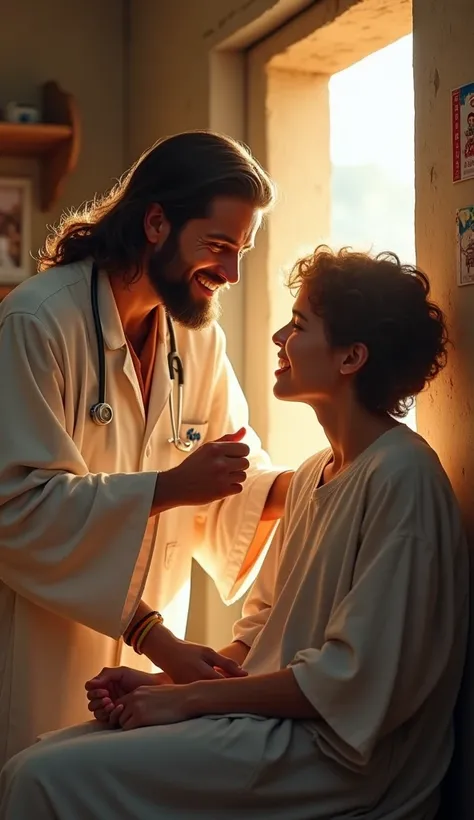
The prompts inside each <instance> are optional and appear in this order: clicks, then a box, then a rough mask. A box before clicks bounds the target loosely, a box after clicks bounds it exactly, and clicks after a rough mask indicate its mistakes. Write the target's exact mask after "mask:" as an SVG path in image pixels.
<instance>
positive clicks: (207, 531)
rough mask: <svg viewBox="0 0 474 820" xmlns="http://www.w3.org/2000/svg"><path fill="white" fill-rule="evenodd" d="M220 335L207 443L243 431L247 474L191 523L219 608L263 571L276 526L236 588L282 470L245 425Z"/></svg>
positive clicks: (245, 417) (196, 548) (197, 556)
mask: <svg viewBox="0 0 474 820" xmlns="http://www.w3.org/2000/svg"><path fill="white" fill-rule="evenodd" d="M220 334H221V336H220V351H219V355H218V356H217V363H216V377H215V382H214V398H213V403H212V410H211V415H210V419H209V429H208V439H209V440H210V441H212V440H215V439H218V438H220V437H221V436H223V435H225V434H227V433H234V432H236V431H237V430H239V429H240V428H241V427H245V428H246V430H247V435H246V438H245V441H246V443H247V444H248V445H249V447H250V458H249V460H250V469H249V470H248V473H247V480H246V481H245V483H244V485H243V491H242V492H241V493H239V494H238V495H235V496H231V497H229V498H226V499H225V500H223V501H216V502H214V503H213V504H210V505H208V506H207V507H206V509H203V508H200V512H199V514H198V515H197V519H196V523H197V528H196V531H197V532H199V535H196V542H195V545H194V550H193V555H194V558H195V559H196V560H197V561H198V562H199V563H200V564H201V566H202V567H203V569H204V570H205V571H206V572H207V573H208V575H210V576H211V578H212V579H213V580H214V583H215V584H216V587H217V589H218V591H219V593H220V596H221V598H222V600H223V601H224V603H226V604H232V603H234V601H236V600H238V599H239V598H240V597H241V596H242V595H243V594H244V593H245V592H247V590H248V589H249V587H250V586H251V584H252V583H253V581H254V580H255V578H256V575H257V573H258V571H259V569H260V567H261V565H262V562H263V559H264V557H265V554H266V550H267V549H268V545H269V544H270V541H271V537H272V535H273V533H274V531H275V529H276V526H277V522H275V525H274V526H273V527H269V531H268V535H267V538H266V539H264V540H263V543H262V550H261V551H260V553H259V557H258V558H257V559H256V561H255V563H254V566H253V567H252V569H251V570H250V571H249V572H248V573H247V574H246V576H245V577H244V578H242V579H241V580H239V582H237V581H236V579H237V576H238V574H239V571H240V568H241V566H242V563H243V562H244V559H245V557H246V555H247V552H248V550H249V547H250V546H251V544H252V541H253V539H254V537H255V535H256V532H257V528H258V526H259V524H260V519H261V516H262V512H263V508H264V506H265V502H266V499H267V496H268V493H269V491H270V488H271V486H272V484H273V482H274V481H275V478H276V477H277V476H278V475H279V474H280V473H282V472H284V469H285V468H283V467H279V468H276V467H273V466H272V464H271V462H270V459H269V457H268V455H267V453H266V452H265V451H264V450H263V448H262V445H261V443H260V439H259V438H258V436H257V434H256V433H255V432H254V430H252V428H251V427H250V425H249V412H248V405H247V402H246V399H245V396H244V394H243V392H242V388H241V387H240V384H239V382H238V380H237V377H236V375H235V373H234V371H233V368H232V365H231V363H230V361H229V359H228V357H227V355H226V353H225V338H224V336H223V333H222V331H220Z"/></svg>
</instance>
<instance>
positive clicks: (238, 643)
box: [0, 248, 468, 820]
mask: <svg viewBox="0 0 474 820" xmlns="http://www.w3.org/2000/svg"><path fill="white" fill-rule="evenodd" d="M290 283H291V285H292V286H293V287H295V288H297V298H296V302H295V305H294V310H293V318H292V320H291V321H290V322H289V323H288V325H286V327H284V328H282V329H281V330H279V331H278V332H277V333H276V334H275V336H274V341H275V344H276V346H277V349H278V358H279V363H278V370H277V372H276V384H275V388H274V390H275V394H276V396H277V397H278V398H280V399H283V400H287V401H302V402H305V403H307V404H309V405H310V406H311V407H312V408H313V409H314V411H315V413H316V416H317V418H318V420H319V422H320V423H321V424H322V426H323V428H324V430H325V432H326V434H327V437H328V440H329V443H330V447H329V449H327V450H325V451H324V452H321V453H318V454H317V455H314V456H312V457H311V458H309V459H308V460H307V461H306V462H305V463H304V464H303V466H302V467H301V468H300V469H299V470H298V472H297V473H296V475H295V477H294V479H293V482H292V485H291V488H290V493H289V496H288V500H287V508H286V514H285V517H284V519H283V521H282V522H281V524H280V527H279V531H278V533H277V535H276V537H275V539H274V541H273V544H272V546H271V548H270V550H269V553H268V555H267V558H266V560H265V563H264V565H263V567H262V570H261V573H260V576H259V577H258V579H257V581H256V582H255V585H254V587H253V589H252V590H251V593H250V595H249V597H248V599H247V601H246V603H245V607H244V613H243V617H242V618H241V620H239V621H238V622H237V623H236V625H235V628H234V640H233V643H232V644H231V646H230V647H228V648H226V649H224V650H223V653H224V654H225V655H228V656H229V657H232V658H233V659H235V660H236V661H237V662H239V663H242V664H243V666H244V668H245V670H246V671H247V673H248V675H247V676H246V677H240V678H225V677H221V678H218V679H215V680H205V681H197V682H193V683H190V684H184V685H174V684H173V683H172V682H171V681H170V680H169V679H166V678H164V677H163V676H162V675H157V676H153V675H147V674H144V673H142V672H136V671H133V670H127V669H118V670H104V671H103V673H101V675H100V676H99V677H98V678H96V679H95V680H94V681H92V682H89V684H88V687H87V688H88V692H89V699H90V708H91V711H93V712H95V714H96V717H97V718H99V720H98V721H95V722H92V723H91V724H87V725H86V726H80V727H75V728H73V729H70V730H65V731H62V732H56V733H52V734H51V735H49V736H46V737H45V738H44V739H43V740H41V741H40V742H39V743H38V744H36V745H35V746H33V747H32V748H30V749H27V750H26V751H24V752H21V753H20V754H18V755H16V757H14V758H13V759H12V760H11V761H10V762H9V763H8V764H7V765H6V766H5V768H4V769H3V772H2V775H1V778H0V788H1V798H0V817H1V818H2V820H21V818H25V820H26V819H27V818H28V819H29V818H34V820H53V818H54V819H55V820H117V818H121V817H123V818H134V819H135V820H157V819H158V818H163V820H165V818H166V820H178V818H179V820H184V819H185V818H186V820H187V819H188V818H189V820H191V818H206V820H211V818H216V820H223V818H225V819H226V820H243V818H245V817H249V818H252V820H270V818H271V820H278V818H281V819H282V820H339V818H349V817H358V818H369V819H370V820H379V819H380V820H382V818H383V820H430V819H431V818H433V817H434V816H435V813H436V808H437V804H438V790H439V785H440V782H441V780H442V778H443V775H444V774H445V772H446V769H447V768H448V764H449V762H450V758H451V755H452V751H453V730H452V714H453V708H454V704H455V700H456V696H457V692H458V688H459V685H460V679H461V673H462V668H463V661H464V656H465V644H466V631H467V630H466V628H467V617H468V607H467V604H468V571H467V551H466V544H465V540H464V536H463V530H462V525H461V521H460V515H459V511H458V506H457V503H456V500H455V498H454V495H453V491H452V488H451V486H450V483H449V481H448V479H447V477H446V475H445V473H444V471H443V469H442V467H441V465H440V462H439V460H438V458H437V457H436V455H435V453H434V452H433V450H432V449H431V448H430V447H429V446H428V444H427V443H426V442H425V441H424V440H423V439H422V438H421V437H420V436H418V435H416V434H415V433H414V432H412V431H411V430H410V429H409V428H408V427H406V426H405V425H403V424H400V423H399V422H398V421H397V419H400V418H402V417H404V416H405V415H406V412H407V409H408V408H409V407H410V406H411V402H412V399H411V398H410V397H412V396H415V395H416V394H417V393H419V392H420V391H421V390H422V389H423V388H424V387H425V385H426V384H427V383H428V382H429V381H431V380H432V379H433V378H434V377H435V376H436V375H437V374H438V372H439V371H440V370H441V368H442V367H443V365H444V363H445V358H446V347H447V335H446V328H445V324H444V320H443V315H442V313H441V311H440V310H439V309H438V307H436V305H435V304H433V303H432V302H431V301H430V300H429V284H428V280H427V278H426V277H425V276H424V274H423V273H421V272H420V271H418V270H416V269H415V268H411V267H403V266H401V265H400V263H399V261H398V259H397V258H396V257H395V256H392V255H384V256H381V257H376V258H372V257H369V256H366V255H364V254H356V253H351V252H348V251H345V250H344V251H341V252H340V253H338V254H333V253H332V252H331V251H329V250H328V249H326V248H319V249H317V250H316V252H315V253H314V255H312V256H310V257H308V258H306V259H303V260H302V261H300V262H299V263H298V264H297V266H296V268H295V270H294V272H293V274H292V276H291V278H290ZM306 435H308V437H309V434H308V433H307V434H306ZM309 440H310V439H309ZM60 697H61V692H58V698H60ZM114 726H117V728H113V727H114Z"/></svg>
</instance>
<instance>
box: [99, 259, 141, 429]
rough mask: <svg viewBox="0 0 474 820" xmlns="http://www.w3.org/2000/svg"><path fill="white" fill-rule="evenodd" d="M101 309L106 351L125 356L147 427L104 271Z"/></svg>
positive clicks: (134, 374) (113, 300) (115, 306)
mask: <svg viewBox="0 0 474 820" xmlns="http://www.w3.org/2000/svg"><path fill="white" fill-rule="evenodd" d="M99 310H100V318H101V322H102V332H103V334H104V344H105V346H106V353H107V349H108V350H111V351H119V350H120V351H121V352H122V354H123V357H124V358H123V372H124V375H125V376H126V377H127V379H128V380H129V382H130V384H131V386H132V389H133V392H134V395H135V399H136V402H137V407H138V410H139V412H140V416H141V418H142V421H143V428H144V429H145V423H146V418H145V406H144V404H143V396H142V391H141V389H140V385H139V383H138V379H137V374H136V372H135V367H134V366H133V361H132V357H131V355H130V351H129V349H128V344H127V340H126V338H125V334H124V332H123V327H122V321H121V319H120V314H119V312H118V309H117V305H116V302H115V299H114V294H113V292H112V288H111V287H110V282H109V277H108V276H107V275H106V274H105V273H103V272H101V275H100V276H99Z"/></svg>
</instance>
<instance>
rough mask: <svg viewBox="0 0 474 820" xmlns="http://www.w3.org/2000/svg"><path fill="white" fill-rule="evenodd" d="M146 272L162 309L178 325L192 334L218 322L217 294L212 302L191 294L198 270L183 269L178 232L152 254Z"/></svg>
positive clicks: (171, 234)
mask: <svg viewBox="0 0 474 820" xmlns="http://www.w3.org/2000/svg"><path fill="white" fill-rule="evenodd" d="M147 272H148V278H149V280H150V282H151V284H152V285H153V287H154V289H155V290H156V292H157V294H158V295H159V296H160V298H161V299H162V300H163V304H164V307H165V309H166V310H167V312H168V313H169V315H170V316H171V318H172V319H174V320H175V321H176V322H178V324H181V325H184V326H185V327H188V328H190V329H191V330H201V329H202V328H204V327H207V326H208V325H209V324H210V323H211V322H213V321H215V320H216V319H218V318H219V315H220V304H219V300H218V297H217V294H216V295H215V296H213V297H212V298H211V299H206V297H205V296H203V297H202V299H199V298H197V297H196V296H195V295H194V294H193V292H192V277H193V274H195V273H198V272H199V270H198V269H197V270H196V269H194V268H190V267H187V266H186V263H185V261H184V260H183V258H182V256H181V253H180V249H179V234H178V233H177V232H175V231H172V232H171V233H170V235H169V236H168V238H167V240H166V241H165V243H164V244H163V246H162V247H161V248H160V249H159V250H155V251H153V253H152V255H151V257H150V259H149V261H148V270H147ZM206 275H209V274H208V273H207V274H206Z"/></svg>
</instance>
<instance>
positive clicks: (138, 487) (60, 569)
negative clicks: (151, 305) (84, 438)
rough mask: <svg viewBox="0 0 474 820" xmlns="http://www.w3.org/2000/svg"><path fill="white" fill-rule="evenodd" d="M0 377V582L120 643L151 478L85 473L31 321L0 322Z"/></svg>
mask: <svg viewBox="0 0 474 820" xmlns="http://www.w3.org/2000/svg"><path fill="white" fill-rule="evenodd" d="M0 373H1V374H2V382H3V386H2V390H1V391H0V575H1V579H2V581H3V582H4V583H5V584H6V585H7V586H9V587H11V588H12V589H13V590H15V591H16V592H17V593H19V594H20V595H22V596H24V597H26V598H28V599H29V600H30V601H33V602H34V603H35V604H37V605H39V606H41V607H43V608H45V609H48V610H50V611H51V612H53V613H55V614H57V615H60V616H63V617H65V618H70V619H73V620H75V621H78V622H80V623H82V624H84V625H86V626H88V627H90V628H92V629H94V630H96V631H98V632H101V633H104V634H106V635H109V636H110V637H115V638H117V637H119V636H120V634H122V632H123V630H124V629H125V627H126V625H127V623H128V622H129V620H130V618H131V617H132V615H133V612H134V610H135V608H136V606H137V604H138V602H139V600H140V597H141V591H142V587H143V585H144V581H145V578H146V574H147V570H148V565H149V562H150V560H151V555H150V550H151V547H150V546H148V545H146V539H145V541H144V533H145V529H146V526H147V523H148V518H149V513H150V509H151V504H152V499H153V494H154V487H155V481H156V474H155V473H136V474H116V475H105V474H97V475H95V474H91V473H89V472H88V470H87V466H86V464H85V463H84V461H83V459H82V457H81V454H80V452H79V451H78V449H77V448H76V446H75V444H74V442H73V440H72V438H71V437H70V436H69V435H68V434H67V432H66V430H65V419H64V409H63V408H64V404H63V392H64V381H63V373H62V369H61V353H60V351H59V350H58V349H57V348H56V345H55V342H54V340H53V339H52V338H51V337H50V336H49V335H48V332H47V331H46V329H45V328H44V326H43V325H42V323H41V322H40V321H39V320H38V318H37V317H36V316H34V315H30V314H24V313H17V314H9V315H7V316H6V318H5V319H4V320H3V322H2V325H1V327H0ZM144 544H145V546H144Z"/></svg>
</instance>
